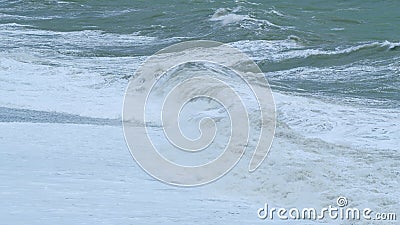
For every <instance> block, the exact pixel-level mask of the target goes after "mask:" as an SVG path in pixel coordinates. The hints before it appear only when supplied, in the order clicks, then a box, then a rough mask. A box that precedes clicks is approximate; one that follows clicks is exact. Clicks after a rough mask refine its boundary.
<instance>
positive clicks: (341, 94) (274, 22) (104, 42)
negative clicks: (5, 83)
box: [0, 0, 400, 107]
mask: <svg viewBox="0 0 400 225" xmlns="http://www.w3.org/2000/svg"><path fill="white" fill-rule="evenodd" d="M399 8H400V2H399V1H396V0H386V1H370V0H367V1H361V0H351V1H316V0H314V1H311V0H307V1H256V0H254V1H175V0H174V1H121V0H119V1H104V0H87V1H23V0H21V1H1V2H0V24H1V26H2V30H3V31H2V33H1V37H2V38H1V42H0V43H1V45H0V49H1V50H3V51H9V50H10V49H11V50H15V49H21V48H26V49H30V50H33V51H37V52H46V51H55V52H57V53H60V54H61V55H64V56H71V57H77V58H81V57H125V56H148V55H151V54H152V53H154V52H155V51H157V50H159V49H161V48H162V47H165V46H167V45H170V44H172V43H176V42H179V41H183V40H196V39H208V40H216V41H221V42H225V43H235V42H237V41H243V40H248V41H250V42H248V43H247V44H246V45H245V46H243V45H242V43H238V44H236V45H235V46H237V47H239V48H241V49H243V50H244V51H246V52H247V53H249V54H250V55H252V56H256V57H255V60H257V62H258V63H259V65H260V66H261V67H262V69H263V70H264V71H265V72H267V76H268V77H269V79H270V82H271V84H272V86H273V87H274V88H275V89H276V90H281V91H285V92H295V93H298V94H310V95H314V96H316V95H318V96H325V97H326V96H330V97H334V98H335V97H338V98H342V99H346V101H352V102H356V103H362V104H366V105H371V104H372V105H379V106H381V107H393V106H395V107H398V106H399V104H400V103H399V101H400V95H399V92H400V89H399V88H400V78H399V77H400V76H399V75H400V74H399V67H400V66H399V61H400V60H399V58H400V44H399V39H400V31H399V29H398V28H399V27H400V14H399V11H398V9H399ZM8 30H13V33H12V35H10V32H7V31H8ZM18 30H20V31H21V32H24V31H26V30H29V31H30V32H29V34H19V35H18V32H17V31H18ZM90 31H94V32H97V33H94V34H93V33H90ZM77 32H78V33H77ZM79 32H82V33H85V32H86V33H88V32H89V33H88V34H86V35H85V34H83V35H81V34H79ZM71 33H72V34H78V35H69V34H71ZM121 35H125V36H121ZM129 35H132V36H135V35H136V36H141V37H149V38H154V39H153V40H152V41H145V42H143V41H142V42H141V41H140V40H136V41H134V40H129ZM12 36H14V38H13V37H12ZM52 36H55V37H60V38H61V39H62V41H60V40H59V39H60V38H57V39H55V38H52ZM84 37H86V38H87V39H86V40H85V39H82V38H84ZM260 40H267V41H271V43H269V42H267V43H265V42H263V43H262V44H260V43H257V41H260ZM274 44H275V45H276V46H275V47H273V48H272V49H271V45H274ZM266 45H267V46H266ZM49 54H50V55H51V53H49ZM295 68H302V69H301V70H300V71H299V70H295V71H291V69H295ZM310 68H312V70H310ZM282 71H283V72H282ZM119 75H121V76H124V77H126V75H128V76H129V74H119ZM360 99H361V100H360Z"/></svg>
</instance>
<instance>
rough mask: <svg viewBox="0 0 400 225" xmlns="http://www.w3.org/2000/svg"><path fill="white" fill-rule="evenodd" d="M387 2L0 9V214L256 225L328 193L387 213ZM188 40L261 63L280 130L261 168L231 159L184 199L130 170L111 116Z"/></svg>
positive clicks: (395, 200) (399, 176)
mask: <svg viewBox="0 0 400 225" xmlns="http://www.w3.org/2000/svg"><path fill="white" fill-rule="evenodd" d="M399 8H400V2H399V1H397V0H384V1H371V0H364V1H361V0H350V1H316V0H304V1H275V0H274V1H261V0H258V1H257V0H252V1H245V0H242V1H239V0H238V1H194V0H193V1H178V0H171V1H159V0H157V1H125V0H116V1H104V0H81V1H78V0H75V1H50V0H47V1H27V0H19V1H12V0H8V1H6V0H0V180H1V182H0V202H2V203H0V210H1V211H0V218H5V224H26V222H27V221H29V222H30V224H54V223H55V222H57V223H59V222H60V223H62V224H71V223H74V224H93V223H96V224H98V223H99V224H155V223H165V224H188V223H189V224H190V223H196V224H219V223H220V224H244V223H250V224H254V223H265V222H267V221H260V220H259V219H258V218H257V216H256V211H257V209H258V208H259V207H262V206H263V204H264V202H268V203H270V204H272V205H275V206H282V207H294V206H296V207H302V206H308V207H324V206H327V205H329V204H333V203H335V199H336V198H337V197H339V196H346V197H347V198H348V199H349V201H350V204H351V206H354V207H370V208H372V209H373V210H375V211H381V212H397V215H398V216H399V215H400V208H399V205H400V192H399V188H398V187H399V183H400V151H399V146H400V116H399V115H400V30H399V27H400V16H399V15H400V14H399V10H398V9H399ZM188 40H214V41H219V42H223V43H227V44H229V45H231V46H233V47H236V48H238V49H240V50H242V51H243V52H245V53H246V54H248V55H249V56H250V57H251V58H252V59H253V60H254V61H255V62H256V63H257V64H258V65H259V67H260V68H261V70H262V71H263V72H264V74H265V77H266V78H267V79H268V81H269V83H270V85H271V88H272V91H273V94H274V98H275V103H276V110H277V130H276V134H275V140H274V143H273V145H272V148H271V151H270V155H269V156H268V158H267V159H266V161H264V163H263V164H262V166H261V167H260V168H259V170H257V171H255V172H254V173H248V172H247V167H246V166H247V165H246V163H248V160H247V161H246V160H242V161H244V162H243V163H242V162H241V163H239V165H238V166H237V168H235V169H234V170H233V171H232V172H231V173H229V174H228V175H227V176H226V177H224V178H223V179H221V180H219V181H217V182H215V183H212V184H210V185H208V186H203V187H200V188H193V189H187V188H183V189H182V188H176V187H171V186H168V185H165V184H162V183H159V182H157V181H156V180H154V179H153V178H152V177H150V176H148V175H147V174H146V173H145V172H144V171H142V170H141V169H140V167H139V166H138V165H137V164H135V162H134V161H133V160H132V159H131V156H130V154H129V151H128V149H127V147H126V145H125V144H124V138H123V132H122V128H121V123H120V120H121V110H122V103H123V95H124V91H125V88H126V86H127V84H128V82H129V79H135V77H134V73H135V70H136V69H137V68H138V67H139V65H140V64H141V63H143V62H144V61H145V60H146V58H147V57H149V56H151V55H152V54H154V53H155V52H157V51H158V50H161V49H162V48H164V47H166V46H169V45H171V44H175V43H179V42H182V41H188ZM194 110H197V112H198V111H199V109H198V108H194ZM203 110H204V113H206V111H207V110H210V109H203ZM212 110H214V109H212ZM200 114H201V113H199V114H198V116H200ZM188 129H189V128H188ZM160 143H161V142H160ZM171 157H174V155H173V154H172V155H171ZM245 158H246V156H245ZM154 193H155V194H154ZM182 211H184V212H185V213H182ZM272 222H275V223H278V222H280V221H272ZM332 223H338V224H352V223H354V224H363V223H362V222H360V221H344V222H343V221H336V222H335V221H328V224H332ZM298 224H307V223H306V222H304V221H300V222H298ZM377 224H382V223H377ZM393 224H395V223H393Z"/></svg>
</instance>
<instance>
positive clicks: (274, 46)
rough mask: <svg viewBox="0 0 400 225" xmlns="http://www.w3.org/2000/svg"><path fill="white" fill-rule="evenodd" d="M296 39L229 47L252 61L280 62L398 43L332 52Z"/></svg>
mask: <svg viewBox="0 0 400 225" xmlns="http://www.w3.org/2000/svg"><path fill="white" fill-rule="evenodd" d="M297 40H298V38H297V39H296V38H291V37H289V38H288V39H287V40H273V41H267V40H253V41H249V40H247V41H238V42H234V43H231V45H233V46H235V47H237V48H239V49H241V50H242V51H244V52H246V53H248V54H249V55H250V56H252V58H253V59H254V60H271V61H282V60H288V59H294V58H308V57H313V56H324V55H325V56H335V55H343V54H352V53H356V52H360V51H363V50H371V49H374V48H377V50H396V49H398V48H399V47H400V42H397V43H396V42H389V41H384V42H370V43H360V44H359V45H356V46H350V47H337V48H335V49H333V50H330V49H322V48H309V47H305V46H303V45H301V44H299V42H298V41H297Z"/></svg>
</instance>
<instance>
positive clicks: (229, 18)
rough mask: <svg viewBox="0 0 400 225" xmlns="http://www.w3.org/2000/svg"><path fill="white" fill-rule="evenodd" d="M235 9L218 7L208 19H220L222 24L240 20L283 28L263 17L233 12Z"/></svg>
mask: <svg viewBox="0 0 400 225" xmlns="http://www.w3.org/2000/svg"><path fill="white" fill-rule="evenodd" d="M236 12H237V10H230V9H226V8H220V9H217V10H216V11H215V13H214V14H213V15H212V16H211V18H210V21H220V22H221V23H222V25H223V26H224V25H228V24H234V23H239V22H242V21H250V22H254V23H261V24H265V25H267V26H270V27H275V28H283V27H281V26H279V25H276V24H274V23H272V22H270V21H268V20H265V19H255V18H252V17H250V16H249V15H240V14H235V13H236Z"/></svg>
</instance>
